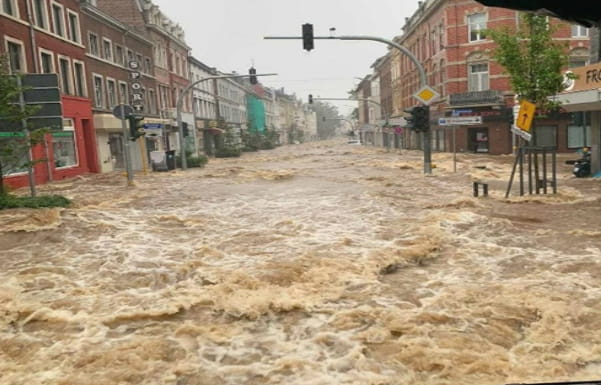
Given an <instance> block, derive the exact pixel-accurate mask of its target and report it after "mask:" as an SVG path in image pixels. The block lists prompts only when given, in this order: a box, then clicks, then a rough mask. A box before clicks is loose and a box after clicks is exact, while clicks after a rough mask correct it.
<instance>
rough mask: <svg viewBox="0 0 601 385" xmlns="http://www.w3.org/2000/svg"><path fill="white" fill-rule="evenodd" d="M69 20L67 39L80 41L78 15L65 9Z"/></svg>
mask: <svg viewBox="0 0 601 385" xmlns="http://www.w3.org/2000/svg"><path fill="white" fill-rule="evenodd" d="M67 15H68V20H69V39H71V41H74V42H76V43H81V32H80V27H79V16H78V15H77V13H75V12H73V11H71V10H67Z"/></svg>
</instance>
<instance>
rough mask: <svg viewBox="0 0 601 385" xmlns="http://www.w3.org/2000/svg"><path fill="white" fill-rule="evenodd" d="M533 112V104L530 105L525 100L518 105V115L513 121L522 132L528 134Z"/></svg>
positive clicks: (534, 108) (534, 109)
mask: <svg viewBox="0 0 601 385" xmlns="http://www.w3.org/2000/svg"><path fill="white" fill-rule="evenodd" d="M535 112H536V105H535V104H534V103H530V102H529V101H527V100H522V102H521V103H520V112H519V113H518V119H517V120H516V121H515V125H516V126H517V127H518V128H519V129H521V130H523V131H526V132H530V128H531V127H532V121H533V120H534V113H535Z"/></svg>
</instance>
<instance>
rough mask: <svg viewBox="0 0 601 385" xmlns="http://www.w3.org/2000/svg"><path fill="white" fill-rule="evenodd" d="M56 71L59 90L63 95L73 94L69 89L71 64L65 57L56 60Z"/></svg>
mask: <svg viewBox="0 0 601 385" xmlns="http://www.w3.org/2000/svg"><path fill="white" fill-rule="evenodd" d="M58 71H59V75H60V81H61V89H62V91H63V93H64V94H67V95H71V94H72V93H73V91H72V89H71V84H72V83H71V74H72V72H71V63H70V62H69V59H67V58H65V57H60V56H59V58H58Z"/></svg>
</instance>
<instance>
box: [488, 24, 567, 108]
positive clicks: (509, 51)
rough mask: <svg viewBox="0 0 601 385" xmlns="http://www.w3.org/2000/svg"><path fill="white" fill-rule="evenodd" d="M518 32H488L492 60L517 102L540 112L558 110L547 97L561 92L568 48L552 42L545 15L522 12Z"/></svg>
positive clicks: (557, 42)
mask: <svg viewBox="0 0 601 385" xmlns="http://www.w3.org/2000/svg"><path fill="white" fill-rule="evenodd" d="M522 21H523V22H522V23H520V27H521V28H520V30H519V31H517V32H514V31H511V30H509V29H507V28H505V29H502V30H489V31H487V34H488V35H489V36H491V37H492V39H493V40H494V41H495V43H496V44H497V49H496V50H495V52H494V58H495V59H496V60H497V62H498V63H499V64H500V65H502V66H503V67H504V68H505V70H506V72H507V74H509V76H510V79H511V86H512V88H513V91H514V92H515V93H516V94H517V95H519V98H520V100H524V99H525V100H528V101H530V102H532V103H534V104H536V105H537V106H538V108H540V109H542V110H551V109H554V108H556V107H558V105H557V103H556V102H553V101H552V100H550V97H552V96H554V95H557V94H558V93H560V92H562V91H563V90H565V88H566V86H565V84H564V77H563V74H562V70H563V69H564V68H566V67H567V64H568V60H569V57H568V54H567V49H568V46H567V44H566V43H563V42H559V41H557V40H554V39H553V32H554V31H555V30H556V28H555V27H554V26H552V25H549V23H548V22H547V18H546V17H545V16H540V15H536V14H532V13H526V14H524V15H523V17H522Z"/></svg>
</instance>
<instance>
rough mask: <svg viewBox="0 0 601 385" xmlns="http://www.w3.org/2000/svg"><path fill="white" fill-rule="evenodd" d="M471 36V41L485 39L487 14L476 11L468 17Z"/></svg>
mask: <svg viewBox="0 0 601 385" xmlns="http://www.w3.org/2000/svg"><path fill="white" fill-rule="evenodd" d="M467 18H468V27H469V37H470V41H480V40H484V39H485V38H486V37H485V36H484V30H485V29H486V14H485V13H474V14H473V15H469V16H468V17H467Z"/></svg>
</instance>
